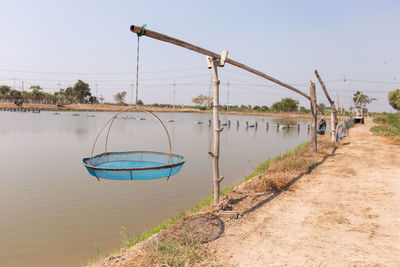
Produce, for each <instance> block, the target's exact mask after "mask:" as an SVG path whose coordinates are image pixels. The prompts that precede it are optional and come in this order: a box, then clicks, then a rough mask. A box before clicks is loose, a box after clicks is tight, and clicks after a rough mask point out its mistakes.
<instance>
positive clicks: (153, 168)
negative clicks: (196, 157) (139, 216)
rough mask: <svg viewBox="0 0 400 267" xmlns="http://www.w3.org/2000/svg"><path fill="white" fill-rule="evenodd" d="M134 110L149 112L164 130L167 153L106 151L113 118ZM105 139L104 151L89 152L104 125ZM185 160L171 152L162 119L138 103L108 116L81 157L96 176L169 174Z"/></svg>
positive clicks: (117, 177)
mask: <svg viewBox="0 0 400 267" xmlns="http://www.w3.org/2000/svg"><path fill="white" fill-rule="evenodd" d="M133 110H138V111H142V112H145V113H147V114H149V115H150V116H151V117H152V118H153V119H154V120H156V121H157V123H158V124H159V125H160V126H161V128H162V129H163V130H164V133H165V137H166V139H167V142H168V148H169V153H165V152H154V151H126V152H108V138H109V135H110V131H111V127H112V125H113V122H114V120H115V119H116V118H118V116H119V115H120V114H121V113H125V112H129V111H133ZM107 125H108V129H107V135H106V140H105V147H104V150H105V152H104V153H102V154H99V155H96V156H93V154H94V149H95V147H96V143H97V141H98V139H99V136H100V135H101V133H102V132H103V130H104V129H105V128H106V127H107ZM184 163H185V159H184V157H182V156H179V155H175V154H173V153H172V144H171V138H170V136H169V133H168V130H167V128H166V127H165V125H164V123H163V122H162V121H161V120H160V118H158V117H157V116H156V115H155V114H154V113H152V112H151V111H149V110H146V109H144V108H142V107H139V106H138V105H136V106H133V107H128V108H126V109H124V110H123V111H120V112H118V113H116V114H115V115H114V116H112V117H111V118H110V119H109V120H108V121H107V122H106V123H105V124H104V125H103V127H101V129H100V131H99V132H98V134H97V136H96V138H95V140H94V142H93V146H92V151H91V155H90V158H84V159H83V164H84V165H85V167H86V169H87V170H88V171H89V173H90V174H91V175H93V176H95V177H96V178H97V179H98V180H100V179H99V178H102V179H112V180H148V179H157V178H164V177H167V179H169V177H171V176H172V175H174V174H176V173H178V172H179V171H180V169H181V168H182V165H183V164H184Z"/></svg>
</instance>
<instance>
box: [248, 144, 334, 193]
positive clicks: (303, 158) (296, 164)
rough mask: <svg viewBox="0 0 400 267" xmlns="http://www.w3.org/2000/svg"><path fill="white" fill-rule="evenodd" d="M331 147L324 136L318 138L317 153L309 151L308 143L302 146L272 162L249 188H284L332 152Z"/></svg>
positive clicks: (267, 190) (254, 189) (260, 190)
mask: <svg viewBox="0 0 400 267" xmlns="http://www.w3.org/2000/svg"><path fill="white" fill-rule="evenodd" d="M333 148H334V144H332V142H331V141H330V140H329V139H328V138H326V137H324V138H321V139H320V140H318V153H317V154H314V153H312V152H311V149H310V145H309V144H308V145H305V146H302V147H300V149H298V150H294V151H292V152H291V153H288V154H286V155H285V156H283V157H282V158H281V159H280V160H277V161H274V162H272V163H271V164H270V166H269V168H268V170H267V171H265V172H264V173H263V174H261V175H260V176H259V177H257V179H255V180H256V181H254V182H253V183H252V185H251V189H252V190H253V191H255V192H258V193H260V192H269V191H282V190H286V189H287V188H288V186H289V185H290V184H291V181H293V180H294V179H296V178H298V177H299V176H300V175H302V174H305V173H306V172H309V171H311V170H312V169H313V168H314V167H315V166H316V164H317V163H318V162H320V161H322V160H323V159H324V158H325V157H326V156H328V155H329V154H330V153H332V149H333Z"/></svg>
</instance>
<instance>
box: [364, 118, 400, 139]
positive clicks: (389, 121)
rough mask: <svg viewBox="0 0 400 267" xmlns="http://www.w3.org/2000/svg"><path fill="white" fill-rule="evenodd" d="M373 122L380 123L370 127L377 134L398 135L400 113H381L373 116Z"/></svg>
mask: <svg viewBox="0 0 400 267" xmlns="http://www.w3.org/2000/svg"><path fill="white" fill-rule="evenodd" d="M373 121H374V122H377V123H380V124H382V125H378V126H373V127H371V129H370V130H371V131H372V132H373V133H374V134H377V135H383V136H388V137H396V136H400V113H382V114H379V115H376V116H374V118H373Z"/></svg>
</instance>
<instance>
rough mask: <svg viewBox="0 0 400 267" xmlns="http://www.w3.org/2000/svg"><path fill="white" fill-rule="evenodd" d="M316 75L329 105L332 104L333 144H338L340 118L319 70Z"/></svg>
mask: <svg viewBox="0 0 400 267" xmlns="http://www.w3.org/2000/svg"><path fill="white" fill-rule="evenodd" d="M314 72H315V75H316V76H317V78H318V81H319V83H320V84H321V87H322V90H324V93H325V96H326V98H328V101H329V103H330V104H331V128H332V142H337V132H336V128H337V124H338V117H337V110H336V106H335V102H334V101H333V99H332V98H331V97H330V96H329V93H328V90H326V87H325V84H324V82H323V81H322V79H321V77H320V76H319V73H318V71H317V70H315V71H314Z"/></svg>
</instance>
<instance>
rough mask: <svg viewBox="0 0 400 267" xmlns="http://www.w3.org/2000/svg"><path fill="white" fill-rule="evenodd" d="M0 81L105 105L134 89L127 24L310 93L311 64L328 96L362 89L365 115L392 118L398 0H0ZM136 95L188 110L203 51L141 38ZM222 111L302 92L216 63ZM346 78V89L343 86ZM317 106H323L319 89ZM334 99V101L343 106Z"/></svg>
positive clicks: (201, 85)
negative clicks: (71, 90)
mask: <svg viewBox="0 0 400 267" xmlns="http://www.w3.org/2000/svg"><path fill="white" fill-rule="evenodd" d="M0 11H1V15H0V36H1V39H0V84H9V85H11V86H14V83H15V87H16V88H17V89H21V86H22V81H24V88H25V89H27V88H29V86H30V85H32V84H39V85H41V86H42V87H43V88H44V89H45V91H49V92H53V91H54V90H58V89H59V88H65V87H67V86H69V85H73V84H74V83H75V81H76V80H77V79H82V80H83V81H86V82H88V83H89V84H90V87H91V89H92V93H93V94H95V91H96V90H95V88H96V86H95V84H97V88H98V95H99V96H100V95H103V96H104V97H105V98H106V100H107V101H112V100H113V98H112V96H113V95H114V94H115V93H116V92H121V91H127V92H128V99H127V100H128V102H130V91H131V86H130V85H131V84H134V83H135V71H136V42H137V37H136V35H135V34H133V33H131V32H130V31H129V27H130V25H131V24H135V25H142V24H145V23H146V24H147V27H148V28H149V29H151V30H154V31H158V32H161V33H164V34H167V35H170V36H173V37H176V38H179V39H182V40H185V41H187V42H190V43H193V44H196V45H198V46H201V47H204V48H206V49H209V50H212V51H214V52H217V53H220V52H221V51H222V50H224V49H227V50H229V56H228V57H229V58H231V59H234V60H237V61H240V62H242V63H244V64H246V65H249V66H251V67H253V68H256V69H258V70H260V71H263V72H264V73H266V74H269V75H271V76H273V77H275V78H277V79H279V80H281V81H284V82H286V83H290V84H294V85H295V86H296V87H297V88H299V89H301V90H303V91H305V92H307V93H308V92H309V81H310V80H313V81H314V82H317V81H316V78H315V76H314V69H318V70H319V72H320V75H321V76H322V78H323V79H324V80H325V81H326V85H327V87H328V90H329V91H330V92H331V94H332V95H333V97H334V99H335V100H336V99H337V95H338V94H339V96H340V98H342V96H343V95H344V96H345V104H346V105H347V106H348V105H349V104H350V98H351V97H350V96H351V95H352V94H353V93H354V91H356V90H362V91H363V92H365V93H366V94H367V95H369V96H371V97H376V98H378V101H376V102H375V103H374V104H372V105H370V106H369V108H370V110H372V111H393V109H392V108H391V107H390V106H389V104H388V101H387V93H388V92H389V91H390V90H393V89H396V88H400V51H399V50H400V27H399V26H400V16H399V14H400V1H397V0H394V1H388V0H381V1H378V0H376V1H367V0H363V1H361V0H359V1H357V0H353V1H320V0H319V1H297V0H296V1H295V0H293V1H283V0H282V1H234V0H231V1H211V0H202V1H188V0H185V1H162V0H159V1H133V0H132V1H122V0H115V1H109V0H108V1H105V0H96V1H94V0H81V1H77V0H57V1H54V0H36V1H29V0H1V1H0ZM140 42H141V44H140V50H141V52H140V79H139V81H140V82H139V84H140V88H139V98H140V99H142V100H143V101H144V102H145V103H172V102H173V83H174V81H175V83H176V103H177V104H190V103H191V99H192V97H193V96H195V95H198V94H200V93H203V94H207V93H208V92H209V90H210V89H209V88H210V78H211V73H210V71H209V70H208V69H207V65H206V59H205V56H203V55H200V54H197V53H194V52H192V51H188V50H185V49H183V48H180V47H175V46H173V45H171V44H167V43H163V42H160V41H157V40H153V39H150V38H148V37H142V38H141V41H140ZM219 74H220V80H221V87H220V88H221V104H226V103H227V101H228V99H227V89H228V86H227V83H228V82H229V83H230V86H229V91H230V100H229V102H230V103H231V104H246V105H248V104H250V105H268V106H270V105H271V104H272V103H273V102H276V101H279V100H280V99H281V98H282V97H293V98H295V99H297V100H299V101H300V104H301V105H304V106H306V107H309V104H308V103H307V102H306V101H305V99H303V97H302V96H300V95H297V94H295V93H292V92H291V91H289V90H288V89H286V88H283V87H279V86H277V85H274V84H273V83H271V82H269V81H267V80H264V79H262V78H258V77H255V76H254V75H252V74H250V73H246V72H245V71H242V70H240V69H237V68H236V67H233V66H228V65H227V66H225V67H224V68H219ZM344 78H346V82H344V81H343V79H344ZM317 97H318V102H324V103H327V101H326V99H325V97H324V96H323V94H322V90H321V88H320V87H319V86H318V87H317ZM341 101H342V100H340V102H341Z"/></svg>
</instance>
